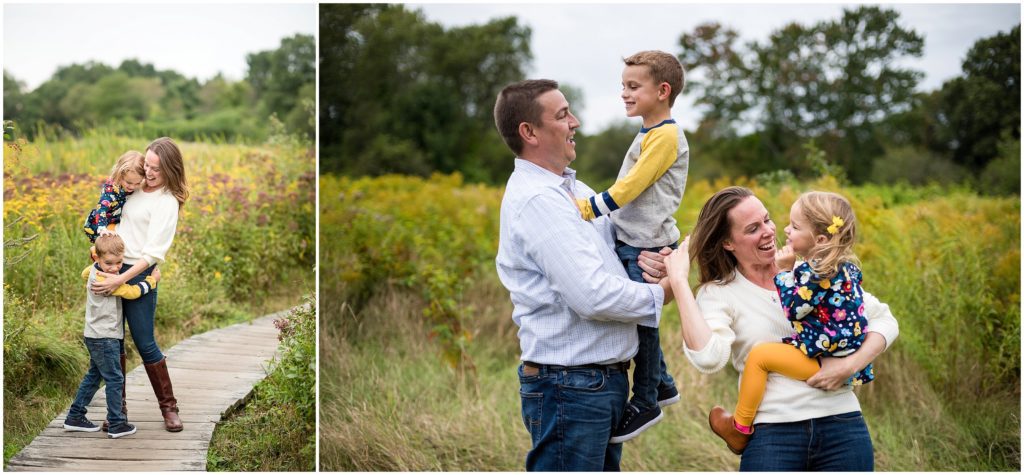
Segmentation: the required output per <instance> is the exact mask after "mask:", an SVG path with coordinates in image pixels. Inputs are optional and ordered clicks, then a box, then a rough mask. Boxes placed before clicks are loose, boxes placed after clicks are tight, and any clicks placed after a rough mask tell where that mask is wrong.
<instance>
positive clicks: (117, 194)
mask: <svg viewBox="0 0 1024 475" xmlns="http://www.w3.org/2000/svg"><path fill="white" fill-rule="evenodd" d="M128 195H129V193H126V192H125V191H124V188H121V187H120V186H117V185H115V184H114V183H113V182H111V181H110V179H107V180H105V181H104V182H103V188H102V191H101V192H100V200H99V202H98V203H96V208H94V209H93V210H92V212H90V213H89V217H87V218H85V226H84V227H83V230H84V231H85V235H86V236H89V241H90V242H96V238H97V237H99V235H98V233H99V231H98V229H99V228H101V227H103V226H109V225H111V224H119V223H120V222H121V208H122V207H123V206H124V200H125V198H126V197H127V196H128Z"/></svg>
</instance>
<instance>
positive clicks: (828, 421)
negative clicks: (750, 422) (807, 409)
mask: <svg viewBox="0 0 1024 475" xmlns="http://www.w3.org/2000/svg"><path fill="white" fill-rule="evenodd" d="M874 469H875V456H874V448H873V446H872V445H871V434H869V433H868V426H867V424H865V423H864V417H863V416H862V415H861V413H860V412H848V413H846V414H837V415H834V416H826V417H819V418H817V419H809V420H806V421H799V422H785V423H772V424H754V434H753V435H752V436H751V437H750V442H748V443H747V448H746V449H745V450H744V451H743V458H742V459H740V471H744V472H843V471H853V472H870V471H873V470H874Z"/></svg>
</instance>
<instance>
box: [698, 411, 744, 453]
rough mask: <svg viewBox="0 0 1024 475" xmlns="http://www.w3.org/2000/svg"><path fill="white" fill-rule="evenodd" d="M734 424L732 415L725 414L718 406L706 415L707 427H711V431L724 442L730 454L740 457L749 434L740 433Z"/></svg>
mask: <svg viewBox="0 0 1024 475" xmlns="http://www.w3.org/2000/svg"><path fill="white" fill-rule="evenodd" d="M735 422H736V420H735V419H734V418H733V417H732V414H729V413H728V412H725V409H722V407H720V406H715V407H714V408H712V409H711V414H708V425H710V426H711V430H712V431H714V432H715V434H718V436H719V437H721V438H722V440H724V441H725V444H726V445H728V446H729V450H731V451H732V453H734V454H736V455H740V454H742V453H743V449H745V448H747V442H748V441H749V440H750V434H744V433H742V432H740V431H739V429H737V428H736V425H735Z"/></svg>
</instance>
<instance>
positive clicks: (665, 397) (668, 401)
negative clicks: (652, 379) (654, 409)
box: [658, 385, 679, 407]
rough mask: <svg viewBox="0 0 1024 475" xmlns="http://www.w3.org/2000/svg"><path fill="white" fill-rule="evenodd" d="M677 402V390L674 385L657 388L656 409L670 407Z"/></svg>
mask: <svg viewBox="0 0 1024 475" xmlns="http://www.w3.org/2000/svg"><path fill="white" fill-rule="evenodd" d="M677 402H679V390H678V389H676V387H675V385H672V386H659V387H658V407H665V406H671V405H673V404H675V403H677Z"/></svg>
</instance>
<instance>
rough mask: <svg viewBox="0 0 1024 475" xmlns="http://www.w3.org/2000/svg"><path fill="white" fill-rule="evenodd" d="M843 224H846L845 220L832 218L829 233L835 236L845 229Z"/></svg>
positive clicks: (836, 217) (837, 217)
mask: <svg viewBox="0 0 1024 475" xmlns="http://www.w3.org/2000/svg"><path fill="white" fill-rule="evenodd" d="M843 224H846V223H845V221H843V218H840V217H839V216H832V225H831V226H829V227H828V233H829V234H835V233H837V232H839V228H841V227H843Z"/></svg>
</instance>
